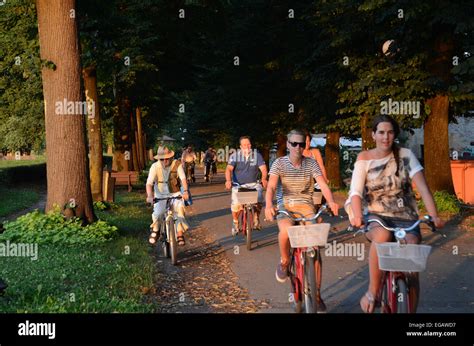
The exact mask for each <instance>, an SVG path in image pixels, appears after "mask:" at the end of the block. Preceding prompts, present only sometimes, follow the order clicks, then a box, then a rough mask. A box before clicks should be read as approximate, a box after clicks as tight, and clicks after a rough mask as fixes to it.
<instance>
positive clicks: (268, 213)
mask: <svg viewBox="0 0 474 346" xmlns="http://www.w3.org/2000/svg"><path fill="white" fill-rule="evenodd" d="M275 215H276V210H275V207H274V206H268V207H266V208H265V221H272V220H273V219H274V218H275Z"/></svg>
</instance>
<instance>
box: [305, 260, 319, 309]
mask: <svg viewBox="0 0 474 346" xmlns="http://www.w3.org/2000/svg"><path fill="white" fill-rule="evenodd" d="M317 258H318V254H317V253H316V255H315V256H314V257H313V256H311V255H310V254H309V253H308V252H306V253H305V263H304V285H303V289H304V291H303V292H304V306H305V312H306V313H308V314H314V313H317V312H318V302H317V292H318V282H317V278H316V269H315V263H316V260H317Z"/></svg>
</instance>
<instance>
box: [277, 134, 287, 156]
mask: <svg viewBox="0 0 474 346" xmlns="http://www.w3.org/2000/svg"><path fill="white" fill-rule="evenodd" d="M277 144H278V147H277V157H281V156H285V155H286V136H285V135H283V134H281V133H280V134H278V136H277Z"/></svg>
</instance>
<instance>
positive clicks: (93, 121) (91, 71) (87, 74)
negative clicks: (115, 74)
mask: <svg viewBox="0 0 474 346" xmlns="http://www.w3.org/2000/svg"><path fill="white" fill-rule="evenodd" d="M82 77H83V79H84V89H85V94H86V101H87V103H88V104H89V103H91V102H92V103H93V105H94V107H93V108H91V109H92V110H93V111H94V113H93V114H88V117H87V125H88V126H87V128H88V133H89V136H88V137H89V170H90V180H91V192H92V199H93V200H94V201H102V176H103V174H102V169H103V168H102V167H103V162H102V132H101V122H100V113H99V96H98V94H97V76H96V69H95V67H93V66H90V67H87V68H84V69H83V70H82Z"/></svg>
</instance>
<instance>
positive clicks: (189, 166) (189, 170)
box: [184, 162, 196, 184]
mask: <svg viewBox="0 0 474 346" xmlns="http://www.w3.org/2000/svg"><path fill="white" fill-rule="evenodd" d="M194 165H195V164H194V162H185V163H184V172H185V173H186V180H187V181H188V184H191V182H193V183H195V182H196V178H195V176H194Z"/></svg>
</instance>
